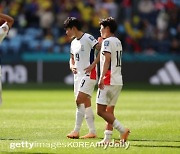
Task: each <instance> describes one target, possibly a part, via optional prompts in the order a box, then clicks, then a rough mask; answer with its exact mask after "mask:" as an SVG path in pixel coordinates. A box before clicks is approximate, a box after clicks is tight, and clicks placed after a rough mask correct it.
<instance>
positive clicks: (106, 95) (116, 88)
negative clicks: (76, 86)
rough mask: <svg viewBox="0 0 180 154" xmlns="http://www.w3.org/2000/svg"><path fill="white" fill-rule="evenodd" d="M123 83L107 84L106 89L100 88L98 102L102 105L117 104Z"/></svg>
mask: <svg viewBox="0 0 180 154" xmlns="http://www.w3.org/2000/svg"><path fill="white" fill-rule="evenodd" d="M121 89H122V85H108V86H107V85H105V86H104V89H98V91H97V97H96V103H97V104H101V105H108V106H115V105H116V103H117V100H118V96H119V94H120V92H121Z"/></svg>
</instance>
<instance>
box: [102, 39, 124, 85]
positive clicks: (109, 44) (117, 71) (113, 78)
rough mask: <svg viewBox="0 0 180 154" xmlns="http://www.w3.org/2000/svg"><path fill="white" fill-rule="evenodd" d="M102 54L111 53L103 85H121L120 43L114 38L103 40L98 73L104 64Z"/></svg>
mask: <svg viewBox="0 0 180 154" xmlns="http://www.w3.org/2000/svg"><path fill="white" fill-rule="evenodd" d="M104 52H110V53H111V62H110V66H109V68H108V71H107V73H106V75H105V77H104V84H105V85H123V81H122V74H121V57H122V45H121V41H120V40H119V39H118V38H116V37H109V38H106V39H105V40H103V42H102V45H101V55H100V71H101V72H102V71H103V70H102V69H103V65H104V62H105V56H104Z"/></svg>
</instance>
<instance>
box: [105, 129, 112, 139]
mask: <svg viewBox="0 0 180 154" xmlns="http://www.w3.org/2000/svg"><path fill="white" fill-rule="evenodd" d="M111 138H112V131H111V130H105V131H104V140H105V141H106V140H108V141H110V140H111Z"/></svg>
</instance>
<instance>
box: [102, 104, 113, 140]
mask: <svg viewBox="0 0 180 154" xmlns="http://www.w3.org/2000/svg"><path fill="white" fill-rule="evenodd" d="M106 112H109V113H112V114H114V106H107V107H106ZM112 133H113V126H112V125H111V124H109V123H106V128H105V131H104V139H103V140H102V141H100V143H105V144H106V143H110V142H111V138H112Z"/></svg>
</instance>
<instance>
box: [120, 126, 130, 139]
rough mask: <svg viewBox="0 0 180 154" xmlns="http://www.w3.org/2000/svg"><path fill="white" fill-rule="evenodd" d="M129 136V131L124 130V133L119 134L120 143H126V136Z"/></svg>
mask: <svg viewBox="0 0 180 154" xmlns="http://www.w3.org/2000/svg"><path fill="white" fill-rule="evenodd" d="M129 134H130V130H129V129H128V128H126V129H125V131H124V133H123V134H121V141H123V142H126V140H127V139H128V136H129Z"/></svg>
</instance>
